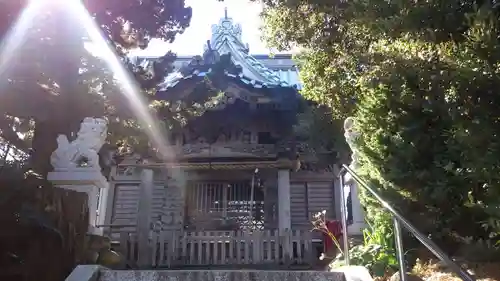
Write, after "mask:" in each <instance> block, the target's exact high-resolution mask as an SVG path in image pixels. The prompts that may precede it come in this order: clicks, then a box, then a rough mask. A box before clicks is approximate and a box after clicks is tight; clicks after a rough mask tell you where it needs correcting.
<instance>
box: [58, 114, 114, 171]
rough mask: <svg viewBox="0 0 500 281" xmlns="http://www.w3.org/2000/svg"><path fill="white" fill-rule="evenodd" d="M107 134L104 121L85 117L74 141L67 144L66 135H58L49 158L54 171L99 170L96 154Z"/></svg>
mask: <svg viewBox="0 0 500 281" xmlns="http://www.w3.org/2000/svg"><path fill="white" fill-rule="evenodd" d="M107 133H108V129H107V121H106V120H105V119H102V118H90V117H87V118H85V119H84V120H83V122H82V123H81V125H80V130H79V131H78V134H77V138H76V139H75V140H74V141H72V142H69V141H68V137H67V136H66V135H59V136H58V137H57V149H56V150H55V151H54V152H53V153H52V155H51V157H50V163H51V164H52V166H53V167H54V170H61V169H63V170H68V169H75V168H83V167H85V168H92V169H96V170H100V169H101V168H100V166H99V155H98V152H99V150H100V149H101V147H102V146H103V144H104V143H105V141H106V137H107Z"/></svg>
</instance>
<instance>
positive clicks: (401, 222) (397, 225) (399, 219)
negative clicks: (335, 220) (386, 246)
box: [339, 165, 476, 281]
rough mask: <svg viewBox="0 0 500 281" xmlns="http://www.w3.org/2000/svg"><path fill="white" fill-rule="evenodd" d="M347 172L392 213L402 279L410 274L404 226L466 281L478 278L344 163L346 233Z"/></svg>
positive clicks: (341, 177) (346, 248) (403, 280)
mask: <svg viewBox="0 0 500 281" xmlns="http://www.w3.org/2000/svg"><path fill="white" fill-rule="evenodd" d="M345 173H349V174H350V175H351V176H352V178H353V179H354V180H355V181H356V182H357V183H358V186H360V187H362V188H364V189H366V190H367V191H368V192H369V193H370V194H371V195H373V197H374V198H376V199H377V200H378V201H379V202H380V205H382V207H383V208H384V209H385V210H387V211H388V212H390V213H391V215H392V217H393V220H394V237H395V244H396V255H397V258H398V262H399V273H400V280H401V281H407V280H408V275H407V274H406V265H405V258H404V249H403V239H402V233H401V227H404V228H405V229H406V230H408V231H409V232H410V233H411V234H413V235H414V236H415V238H417V239H418V240H419V241H420V243H422V245H424V246H425V247H426V248H427V249H429V251H431V252H432V253H433V254H434V255H435V256H436V257H437V258H439V259H440V260H441V261H442V262H443V263H445V264H446V266H448V267H449V268H450V269H451V270H452V271H453V272H454V273H455V274H457V275H458V276H459V277H460V278H461V279H462V280H465V281H475V280H476V279H475V278H474V277H472V276H471V275H470V274H468V273H467V272H466V271H465V270H464V269H462V268H461V267H460V266H459V265H458V264H457V263H455V262H454V261H453V260H452V259H451V258H450V257H449V256H448V255H446V254H445V253H444V252H443V250H441V249H440V248H439V247H438V246H437V245H436V244H435V243H434V242H433V241H432V240H431V239H429V238H428V237H427V235H425V234H423V233H422V232H420V231H419V230H418V229H417V228H416V227H415V226H414V225H413V224H411V223H410V222H409V221H408V220H407V219H405V218H404V217H403V216H402V215H401V214H400V213H399V212H398V211H397V210H395V209H394V208H393V207H392V206H391V205H390V204H389V203H388V202H387V201H386V200H384V199H383V198H382V197H381V196H380V194H378V192H377V191H375V189H373V188H372V187H370V186H369V185H368V184H367V183H366V182H365V181H364V180H363V179H361V177H360V176H359V175H358V174H356V173H355V172H354V171H353V170H352V169H351V168H350V167H349V166H347V165H343V167H342V169H341V171H340V176H339V179H340V187H341V192H340V194H341V209H342V228H343V231H344V233H347V221H346V219H347V216H346V210H345V209H346V208H345V206H346V205H345V201H346V200H345V197H344V190H343V189H344V187H345V185H344V184H345V183H344V175H345ZM348 239H349V237H348V235H343V244H344V249H345V251H344V253H345V255H344V258H345V263H346V265H349V242H348Z"/></svg>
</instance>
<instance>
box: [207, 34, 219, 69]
mask: <svg viewBox="0 0 500 281" xmlns="http://www.w3.org/2000/svg"><path fill="white" fill-rule="evenodd" d="M219 60H220V54H219V52H217V50H215V49H213V48H212V45H211V44H210V40H207V48H206V50H205V52H204V53H203V61H204V63H205V64H214V63H216V62H218V61H219Z"/></svg>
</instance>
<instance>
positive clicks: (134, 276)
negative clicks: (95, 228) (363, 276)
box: [98, 270, 345, 281]
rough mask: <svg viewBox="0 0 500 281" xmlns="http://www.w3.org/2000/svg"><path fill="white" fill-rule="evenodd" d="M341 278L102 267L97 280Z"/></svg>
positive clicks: (338, 278)
mask: <svg viewBox="0 0 500 281" xmlns="http://www.w3.org/2000/svg"><path fill="white" fill-rule="evenodd" d="M166 280H172V281H174V280H175V281H327V280H328V281H344V280H345V278H344V274H343V273H340V272H320V271H265V270H137V271H133V270H126V271H125V270H104V271H102V272H101V273H100V274H99V279H98V281H166Z"/></svg>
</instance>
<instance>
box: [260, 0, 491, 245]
mask: <svg viewBox="0 0 500 281" xmlns="http://www.w3.org/2000/svg"><path fill="white" fill-rule="evenodd" d="M263 2H264V4H265V7H266V8H265V10H264V19H265V26H266V28H265V38H266V39H267V41H268V43H270V44H271V45H273V46H275V47H278V48H281V49H285V48H288V47H290V46H299V47H302V53H301V54H300V55H298V60H299V63H300V66H301V78H302V80H303V82H304V90H303V91H302V93H303V95H304V96H306V97H308V98H311V99H313V100H316V101H318V102H319V103H321V104H324V105H327V106H328V107H330V109H331V110H332V112H333V114H334V116H335V118H345V117H346V116H355V117H356V118H357V120H358V124H357V127H358V128H357V129H358V130H359V131H360V133H361V136H362V138H361V139H360V141H359V144H358V145H359V147H360V150H361V154H362V155H361V156H362V157H361V162H362V167H361V169H360V172H361V173H362V175H364V176H365V177H366V179H368V180H370V181H371V182H372V183H373V184H375V185H376V186H378V187H379V188H380V190H381V191H383V192H384V194H385V196H386V197H388V198H390V200H391V202H392V203H393V204H395V205H396V206H397V207H399V208H400V209H401V210H402V211H403V212H404V213H405V214H406V215H407V216H409V217H410V219H411V220H412V221H414V222H416V223H417V224H418V225H419V226H420V227H421V229H422V230H424V231H426V232H428V233H432V234H433V237H434V238H436V239H439V238H443V239H442V241H450V239H449V238H450V237H452V238H456V237H462V238H463V237H467V236H472V237H473V238H474V239H476V240H477V239H480V238H483V239H486V240H490V241H492V242H494V243H498V242H497V241H498V233H499V228H498V225H499V220H498V219H499V217H500V214H499V210H498V207H496V206H498V204H499V200H498V195H497V194H498V193H499V192H500V176H499V175H500V174H499V172H500V171H499V167H500V160H499V158H498V157H497V155H498V153H499V152H500V141H499V140H498V136H499V135H500V126H499V125H500V124H499V120H500V115H499V112H498V110H497V108H498V107H499V106H500V95H499V94H498V93H496V91H495V89H496V88H498V86H499V85H500V84H499V83H500V76H499V70H500V69H499V65H498V61H499V58H500V57H499V56H500V52H499V50H500V49H499V48H500V44H499V42H498V35H499V18H498V17H499V10H498V5H496V4H494V3H493V2H490V1H459V2H453V3H452V2H449V1H442V0H434V1H410V2H408V1H399V2H398V1H378V0H368V1H334V2H333V3H332V2H331V1H321V0H309V1H306V0H303V1H301V0H281V1H280V0H269V1H266V0H263ZM364 203H365V206H366V207H367V208H368V209H369V211H368V218H369V219H370V220H371V221H372V222H373V221H375V225H383V224H378V223H379V222H380V221H378V220H387V218H386V217H381V216H378V215H377V210H378V208H379V206H378V205H377V203H376V202H373V200H371V199H370V198H369V197H365V198H364ZM465 222H466V223H465ZM486 222H487V223H486ZM485 229H486V231H484V230H485ZM459 240H460V239H459ZM449 249H452V247H450V248H449Z"/></svg>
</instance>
